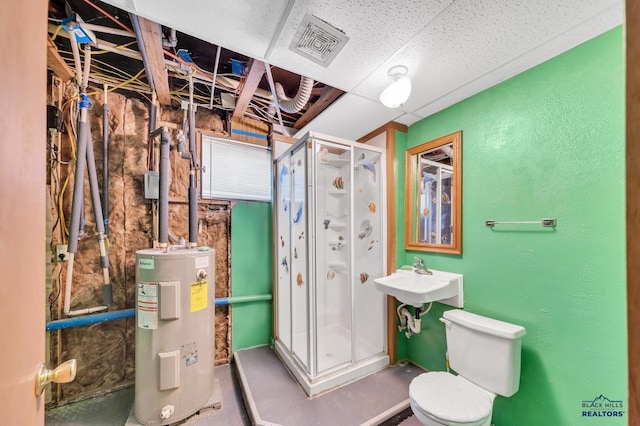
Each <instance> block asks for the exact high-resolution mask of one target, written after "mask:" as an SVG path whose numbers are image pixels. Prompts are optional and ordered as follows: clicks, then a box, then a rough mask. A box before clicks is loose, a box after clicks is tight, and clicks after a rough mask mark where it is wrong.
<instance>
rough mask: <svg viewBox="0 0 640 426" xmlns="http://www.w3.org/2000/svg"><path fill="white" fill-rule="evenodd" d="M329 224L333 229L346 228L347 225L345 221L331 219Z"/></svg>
mask: <svg viewBox="0 0 640 426" xmlns="http://www.w3.org/2000/svg"><path fill="white" fill-rule="evenodd" d="M328 226H329V228H331V229H344V228H346V227H347V224H346V223H345V222H334V221H331V223H330V224H329V225H328Z"/></svg>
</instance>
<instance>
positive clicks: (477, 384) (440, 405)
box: [409, 309, 526, 426]
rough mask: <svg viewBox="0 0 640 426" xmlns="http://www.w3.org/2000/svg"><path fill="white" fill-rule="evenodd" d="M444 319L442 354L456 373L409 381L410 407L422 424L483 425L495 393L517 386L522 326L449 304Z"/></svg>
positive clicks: (506, 393) (488, 420) (488, 422)
mask: <svg viewBox="0 0 640 426" xmlns="http://www.w3.org/2000/svg"><path fill="white" fill-rule="evenodd" d="M440 321H442V322H443V323H444V324H445V333H446V339H447V355H448V359H449V363H450V366H451V368H452V369H453V370H455V371H456V372H457V373H458V375H454V374H451V373H449V372H444V371H433V372H428V373H423V374H421V375H419V376H418V377H416V378H414V379H413V380H412V381H411V384H410V385H409V398H410V401H411V410H412V411H413V413H414V415H415V416H416V418H417V419H418V420H420V422H422V424H424V425H427V426H435V425H449V426H489V425H491V416H492V414H493V401H494V400H495V398H496V395H501V396H503V397H510V396H512V395H513V394H515V393H516V392H517V391H518V389H519V387H520V355H521V349H522V336H524V335H525V334H526V330H525V329H524V327H521V326H519V325H515V324H510V323H506V322H502V321H498V320H495V319H492V318H487V317H483V316H481V315H476V314H472V313H470V312H466V311H462V310H458V309H454V310H450V311H446V312H444V313H443V317H442V318H440Z"/></svg>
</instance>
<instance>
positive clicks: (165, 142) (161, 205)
mask: <svg viewBox="0 0 640 426" xmlns="http://www.w3.org/2000/svg"><path fill="white" fill-rule="evenodd" d="M170 142H171V140H170V137H169V131H168V130H167V128H166V127H164V126H163V127H162V133H161V136H160V194H159V196H158V243H159V245H160V247H166V246H167V242H168V240H169V238H168V233H169V149H170V146H169V144H170Z"/></svg>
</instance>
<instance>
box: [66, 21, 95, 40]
mask: <svg viewBox="0 0 640 426" xmlns="http://www.w3.org/2000/svg"><path fill="white" fill-rule="evenodd" d="M62 28H64V29H65V30H66V31H67V32H73V35H74V36H75V37H76V41H77V42H78V43H79V44H94V43H95V42H96V36H95V34H93V32H92V31H91V30H88V29H86V28H83V27H82V19H80V17H79V16H77V15H76V16H75V17H70V18H65V19H63V20H62Z"/></svg>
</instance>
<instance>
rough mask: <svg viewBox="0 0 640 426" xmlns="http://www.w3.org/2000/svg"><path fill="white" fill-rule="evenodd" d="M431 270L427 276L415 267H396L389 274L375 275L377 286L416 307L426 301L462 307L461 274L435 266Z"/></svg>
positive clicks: (402, 301) (380, 289)
mask: <svg viewBox="0 0 640 426" xmlns="http://www.w3.org/2000/svg"><path fill="white" fill-rule="evenodd" d="M430 271H431V272H432V274H431V275H426V274H419V273H417V272H415V270H411V271H409V270H402V269H399V270H397V271H396V272H394V273H392V274H391V275H387V276H386V277H381V278H377V279H376V280H375V283H376V289H378V290H379V291H381V292H383V293H386V294H388V295H390V296H393V297H395V298H396V299H398V300H399V301H400V302H401V303H406V304H408V305H412V306H415V307H420V306H422V305H423V304H425V303H428V302H440V303H444V304H446V305H451V306H455V307H456V308H462V307H463V287H462V275H461V274H456V273H452V272H444V271H436V270H434V269H430Z"/></svg>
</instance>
